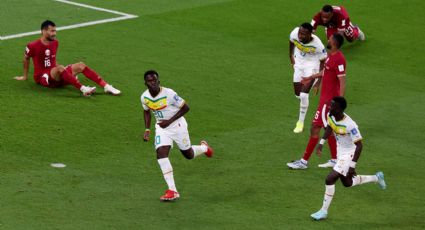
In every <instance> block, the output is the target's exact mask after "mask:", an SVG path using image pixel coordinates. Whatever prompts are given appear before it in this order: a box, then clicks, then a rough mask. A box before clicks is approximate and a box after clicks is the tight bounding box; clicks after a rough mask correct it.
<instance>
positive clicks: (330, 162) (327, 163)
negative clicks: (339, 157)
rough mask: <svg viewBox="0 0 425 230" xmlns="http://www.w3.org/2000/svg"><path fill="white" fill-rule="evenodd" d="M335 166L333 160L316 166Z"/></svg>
mask: <svg viewBox="0 0 425 230" xmlns="http://www.w3.org/2000/svg"><path fill="white" fill-rule="evenodd" d="M335 164H336V161H335V160H328V162H326V163H323V164H320V165H318V166H319V168H333V167H334V166H335Z"/></svg>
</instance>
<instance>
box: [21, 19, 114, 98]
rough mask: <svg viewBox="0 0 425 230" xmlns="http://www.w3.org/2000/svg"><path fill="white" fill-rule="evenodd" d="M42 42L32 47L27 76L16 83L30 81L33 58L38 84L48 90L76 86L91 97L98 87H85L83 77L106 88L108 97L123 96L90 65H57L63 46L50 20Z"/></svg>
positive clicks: (28, 51)
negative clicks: (57, 53)
mask: <svg viewBox="0 0 425 230" xmlns="http://www.w3.org/2000/svg"><path fill="white" fill-rule="evenodd" d="M41 34H42V35H41V38H40V39H37V40H35V41H33V42H30V43H28V45H27V47H26V49H25V55H24V75H23V76H18V77H15V79H16V80H19V81H25V80H27V79H28V70H29V63H30V58H32V60H33V64H34V81H35V82H36V83H37V84H40V85H42V86H44V87H50V88H57V87H62V86H65V85H68V84H70V85H73V86H74V87H75V88H77V89H78V90H80V91H81V92H82V93H83V95H84V96H90V95H91V94H92V93H94V92H95V90H96V87H90V86H84V85H81V83H80V82H79V81H78V79H77V77H76V76H77V75H78V74H80V73H82V74H83V75H84V76H86V77H87V78H88V79H90V80H92V81H94V82H95V83H96V84H98V85H99V86H101V87H103V88H104V91H105V93H110V94H112V95H119V94H121V91H119V90H118V89H116V88H114V87H113V86H112V85H109V84H108V83H107V82H106V81H105V80H103V79H102V78H101V77H100V76H99V75H98V74H97V73H96V72H95V71H93V70H92V69H90V68H89V67H88V66H87V65H86V64H84V63H82V62H79V63H75V64H71V65H68V66H66V67H64V66H63V65H58V64H57V63H56V52H57V49H58V46H59V42H58V40H56V25H55V23H54V22H52V21H49V20H46V21H44V22H43V23H42V24H41Z"/></svg>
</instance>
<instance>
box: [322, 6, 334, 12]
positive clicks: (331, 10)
mask: <svg viewBox="0 0 425 230" xmlns="http://www.w3.org/2000/svg"><path fill="white" fill-rule="evenodd" d="M322 11H323V12H325V13H332V12H333V11H334V8H333V7H332V6H331V5H324V6H323V7H322Z"/></svg>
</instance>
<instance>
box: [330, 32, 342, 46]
mask: <svg viewBox="0 0 425 230" xmlns="http://www.w3.org/2000/svg"><path fill="white" fill-rule="evenodd" d="M342 44H344V37H343V36H342V35H341V34H340V33H334V34H333V35H332V36H331V37H330V38H329V40H328V45H327V46H326V47H327V48H328V49H333V48H334V49H339V48H341V46H342Z"/></svg>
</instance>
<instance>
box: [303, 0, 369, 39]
mask: <svg viewBox="0 0 425 230" xmlns="http://www.w3.org/2000/svg"><path fill="white" fill-rule="evenodd" d="M311 25H312V26H313V30H314V31H316V29H317V26H319V25H322V26H324V27H325V29H326V37H327V38H328V39H329V38H330V37H331V36H332V34H334V33H336V32H338V33H340V34H343V35H344V37H345V38H346V39H347V41H349V42H353V41H354V40H356V39H358V40H361V41H364V40H365V35H364V33H363V32H362V31H361V30H360V28H359V27H358V26H354V25H353V24H352V23H351V21H350V17H349V16H348V13H347V11H346V10H345V8H344V7H343V6H331V5H325V6H323V8H322V10H321V11H320V12H319V13H317V14H316V15H314V17H313V20H312V21H311Z"/></svg>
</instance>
